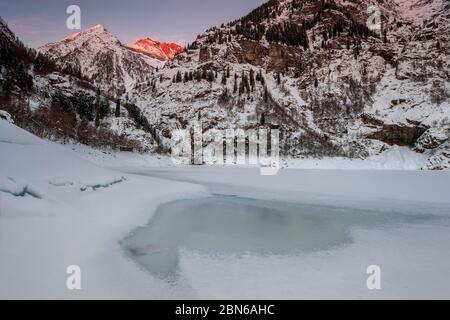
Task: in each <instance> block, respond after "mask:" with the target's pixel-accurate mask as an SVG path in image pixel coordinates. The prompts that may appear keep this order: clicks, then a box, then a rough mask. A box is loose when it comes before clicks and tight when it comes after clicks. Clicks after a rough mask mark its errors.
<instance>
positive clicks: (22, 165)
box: [0, 120, 450, 299]
mask: <svg viewBox="0 0 450 320" xmlns="http://www.w3.org/2000/svg"><path fill="white" fill-rule="evenodd" d="M69 148H70V149H74V150H75V151H74V150H69ZM88 159H89V160H88ZM94 162H95V163H94ZM330 167H331V168H333V167H335V166H334V165H333V166H330ZM349 167H350V166H349ZM396 167H401V165H396ZM377 168H386V166H381V165H380V166H378V167H377ZM406 168H413V167H411V166H410V165H407V166H406ZM449 185H450V173H449V172H427V171H406V170H404V171H388V170H300V169H292V168H290V169H282V170H280V172H279V174H278V175H276V176H272V177H270V176H269V177H267V176H260V175H259V170H257V169H256V168H239V167H234V168H223V167H173V166H171V165H170V162H169V160H168V159H164V158H160V159H159V158H156V157H150V156H149V157H145V156H135V155H131V154H126V153H118V154H112V153H102V152H99V151H94V150H90V149H88V148H82V147H79V146H69V147H67V146H65V147H64V146H61V145H58V144H55V143H51V142H47V141H43V140H41V139H38V138H37V137H35V136H33V135H31V134H29V133H27V132H25V131H23V130H21V129H19V128H18V127H16V126H14V125H13V124H11V123H9V122H7V121H4V120H0V298H1V299H14V298H19V299H29V298H37V299H49V298H50V299H52V298H57V299H98V298H101V299H176V298H180V299H206V298H208V299H216V298H224V299H241V298H249V299H282V298H285V299H309V298H324V299H333V298H344V299H352V298H356V299H362V298H368V299H381V298H387V299H398V298H412V299H415V298H424V299H432V298H438V299H442V298H447V299H448V298H450V254H449V252H450V250H449V243H450V197H449V196H448V186H449ZM217 196H221V197H223V196H226V197H228V196H233V197H228V198H230V199H231V198H236V199H238V200H236V201H241V200H239V199H245V201H250V202H249V203H247V204H246V205H249V206H252V207H257V206H258V205H259V203H263V202H262V200H264V201H272V202H273V203H275V205H276V203H277V202H276V201H279V202H284V203H287V202H289V203H291V204H293V205H295V206H297V205H298V206H304V207H305V208H309V207H311V208H319V207H320V208H322V209H321V210H322V211H321V215H323V216H322V217H325V218H326V219H331V220H332V221H334V222H333V223H332V224H330V225H328V226H331V227H334V226H336V225H339V223H340V221H341V220H340V219H338V218H336V217H335V216H331V215H333V214H339V215H340V214H342V216H343V217H344V218H343V219H344V220H345V221H346V222H345V234H343V235H342V234H341V233H339V234H340V235H341V236H342V237H338V238H339V239H342V238H344V239H345V241H336V243H335V245H331V246H320V248H319V247H317V248H315V247H314V242H311V243H312V246H308V248H309V249H308V250H304V251H300V252H296V253H295V252H294V253H285V252H282V251H280V252H277V253H276V254H271V253H267V252H266V253H264V254H261V253H260V251H258V252H256V253H255V252H252V250H251V249H252V244H251V241H252V240H253V239H252V238H251V237H250V235H251V234H250V235H247V234H243V233H240V234H235V235H234V236H235V237H234V239H235V240H236V241H237V242H238V241H242V242H243V243H242V248H243V252H239V253H236V252H233V251H231V252H229V251H220V250H217V252H216V253H212V254H211V253H208V252H205V251H204V250H197V249H198V248H199V246H202V245H203V243H202V242H199V241H196V242H192V239H190V238H182V237H180V234H179V233H177V232H178V231H179V230H180V228H181V227H182V226H181V223H182V222H183V223H187V222H190V223H192V224H197V223H199V224H200V223H202V222H206V221H195V220H194V219H189V216H182V218H183V219H179V217H180V216H176V215H175V216H174V217H172V218H171V217H170V214H169V215H167V220H165V221H166V222H168V223H165V224H162V225H161V226H163V229H162V230H161V229H158V232H157V234H158V235H162V236H164V237H165V239H168V240H170V239H172V235H173V239H176V241H180V239H181V242H177V246H178V251H177V259H178V262H177V270H176V272H177V275H178V277H177V278H176V279H175V280H173V279H172V280H169V279H166V278H164V277H160V276H158V275H156V274H154V273H152V272H151V270H148V268H147V269H146V268H145V265H143V264H142V263H140V262H139V261H138V260H139V259H134V260H133V259H131V258H130V255H129V253H128V252H127V250H126V246H125V245H124V244H126V242H127V241H126V240H125V239H127V238H130V237H133V235H135V234H137V231H136V230H138V229H136V228H138V227H141V228H140V230H143V229H145V228H147V227H148V226H151V225H152V223H150V224H148V223H149V221H150V222H151V221H153V220H151V219H152V217H156V216H155V212H156V213H157V215H158V214H161V212H162V211H161V210H162V208H164V206H166V205H164V206H162V207H161V206H160V205H161V204H163V203H167V205H169V207H170V205H171V204H172V205H173V203H174V202H173V200H177V201H191V200H189V199H195V198H201V199H207V198H211V197H217ZM182 199H185V200H182ZM249 199H250V200H249ZM274 201H275V202H274ZM201 202H202V201H200V200H199V201H198V203H201ZM186 203H187V202H186ZM191 203H193V202H192V201H191ZM208 205H210V206H211V208H215V207H214V205H215V204H214V201H213V202H211V203H209V204H208ZM286 205H289V204H286ZM176 207H178V208H179V207H180V206H176ZM181 207H182V206H181ZM194 207H195V206H194ZM158 208H159V209H158ZM188 208H189V206H188ZM202 208H203V209H202V210H204V208H205V207H202ZM223 208H225V209H226V208H227V207H226V206H225V207H223ZM280 210H281V209H280ZM194 211H195V210H191V212H186V214H192V217H195V212H194ZM311 212H314V210H313V211H311ZM311 212H309V213H307V214H308V215H309V216H308V215H307V217H308V219H311V214H312V213H311ZM349 212H351V215H350V216H349V215H348V214H349ZM169 213H170V212H169ZM213 213H214V214H215V217H216V218H215V219H212V220H209V221H207V222H208V224H204V225H207V226H208V228H209V227H210V228H211V232H213V231H215V230H219V231H221V230H225V229H221V228H220V226H218V225H217V224H215V221H216V220H217V219H218V217H219V216H218V213H219V211H217V212H216V211H215V212H213ZM250 213H251V211H249V214H250ZM359 213H361V215H372V214H373V216H366V217H367V222H364V223H358V222H357V221H365V219H364V217H363V216H361V217H359V216H357V215H358V214H359ZM176 214H180V212H178V213H176ZM181 214H183V212H182V213H181ZM226 214H227V210H223V215H224V216H225V215H226ZM241 214H245V212H243V213H241ZM290 214H291V215H292V214H295V211H293V212H291V213H290ZM202 215H203V216H204V217H205V215H206V217H208V211H203V212H202ZM327 215H328V216H327ZM200 217H201V216H200ZM219 218H220V219H222V221H227V219H226V216H225V217H223V218H222V216H221V215H220V217H219ZM241 218H242V217H241ZM313 218H314V217H313ZM220 219H219V220H220ZM373 219H375V220H376V219H381V220H380V221H381V222H380V221H379V222H377V223H372V222H371V221H372V220H373ZM238 221H239V220H238ZM295 221H296V224H295V225H299V226H300V229H299V230H302V228H301V224H302V220H298V221H297V220H295ZM250 222H251V223H248V224H247V227H246V228H251V226H252V224H255V223H259V222H253V220H251V219H250ZM171 223H172V224H174V226H173V228H171ZM336 223H338V224H336ZM313 226H314V224H307V225H306V228H313ZM264 227H265V228H266V229H264V230H266V231H270V225H264ZM303 227H305V226H303ZM227 228H228V229H226V230H230V232H232V231H233V230H234V231H236V232H238V231H239V230H240V229H239V228H236V230H235V229H234V228H233V225H227ZM133 230H134V231H133ZM181 230H185V229H181ZM243 230H244V231H245V230H250V229H243ZM304 230H306V229H304ZM326 230H328V229H325V231H326ZM203 231H204V230H203ZM234 231H233V232H234ZM294 231H295V230H294ZM322 231H323V230H322V229H320V228H319V231H318V233H317V234H319V235H320V232H322ZM335 231H336V230H333V231H332V232H335ZM337 231H339V232H341V231H342V230H337ZM253 232H254V230H253ZM308 232H309V233H310V234H311V235H315V234H316V233H315V232H314V229H313V230H308ZM269 233H270V232H269ZM200 235H201V236H206V235H205V234H200ZM290 235H291V236H292V237H294V238H292V239H297V238H295V237H296V234H295V232H293V231H292V230H290ZM207 236H208V237H211V235H207ZM277 236H280V234H277ZM330 237H331V236H330ZM198 239H202V237H200V238H197V240H198ZM204 239H208V238H204ZM209 239H211V238H209ZM299 239H300V240H301V241H303V240H302V238H301V237H300V238H299ZM215 240H216V241H217V238H215ZM288 240H289V239H288ZM297 240H298V239H297ZM174 241H175V240H174ZM222 241H228V240H227V239H226V237H225V238H223V239H222ZM305 241H306V240H305ZM184 242H186V245H185V243H184ZM244 242H245V243H244ZM280 243H282V242H280ZM189 244H191V245H189ZM192 244H195V246H193V245H192ZM210 244H213V242H211V243H210ZM210 244H208V245H209V247H208V248H209V249H210V250H211V246H210ZM142 245H145V243H142ZM217 246H218V247H220V248H226V249H229V248H230V247H232V248H233V250H235V249H236V248H239V243H237V245H236V242H235V243H233V246H231V245H230V244H229V243H218V245H217ZM288 246H289V244H286V247H288ZM281 247H282V246H281ZM246 248H247V249H246ZM248 248H250V249H248ZM277 248H280V247H277ZM212 249H214V247H212ZM263 249H264V248H263ZM263 251H264V250H263ZM144 254H146V253H145V252H144ZM70 265H78V266H80V267H81V271H82V278H81V279H82V289H81V290H79V291H76V290H75V291H70V290H68V289H67V288H66V279H67V276H68V275H67V274H66V268H67V267H68V266H70ZM370 265H378V266H380V268H381V285H382V288H381V290H373V291H372V290H368V289H367V287H366V280H367V277H368V275H367V274H366V270H367V267H368V266H370Z"/></svg>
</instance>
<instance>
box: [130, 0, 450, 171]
mask: <svg viewBox="0 0 450 320" xmlns="http://www.w3.org/2000/svg"><path fill="white" fill-rule="evenodd" d="M377 4H379V8H380V10H381V15H382V17H383V20H382V21H383V29H382V30H381V31H379V32H378V33H377V32H375V31H370V30H369V29H368V28H367V27H366V21H367V19H368V17H369V13H368V12H367V11H366V8H367V4H365V2H364V1H353V2H349V1H336V2H334V1H328V2H325V3H324V2H321V1H290V0H289V1H269V2H267V3H266V4H264V5H263V6H261V7H260V8H258V9H256V10H254V11H253V12H252V13H250V14H249V15H248V16H246V17H243V18H242V19H239V20H237V21H233V22H230V23H228V24H226V25H222V26H220V27H214V28H211V29H209V30H207V31H206V32H205V33H203V34H201V35H200V36H199V37H198V38H197V40H196V41H195V42H194V43H192V44H191V45H190V46H188V50H187V52H185V53H182V54H180V55H178V56H177V57H176V58H175V59H174V60H173V61H172V62H169V63H168V64H167V65H166V67H165V68H163V69H161V70H160V71H159V72H158V73H156V74H154V75H153V76H152V77H151V80H150V81H149V82H148V83H143V84H141V85H139V86H138V87H137V88H136V89H135V90H134V91H133V92H132V93H131V94H130V97H131V98H130V99H132V101H133V102H134V103H136V104H137V105H138V106H140V107H141V109H142V110H143V111H144V112H145V114H146V115H147V117H148V118H149V119H150V122H151V123H152V124H153V125H154V126H155V127H157V128H158V130H159V132H160V133H161V136H162V137H163V139H164V141H165V143H170V137H171V135H170V132H171V130H172V129H173V128H184V127H186V126H188V125H189V123H192V121H194V120H196V119H201V120H202V122H203V127H204V130H208V129H210V128H214V129H225V128H242V129H252V128H256V127H269V128H270V127H271V128H277V127H281V128H282V129H283V134H284V135H283V152H284V154H285V155H286V156H292V157H304V156H312V157H322V156H343V157H350V158H367V157H369V156H373V155H377V154H379V153H382V152H384V151H385V150H387V149H390V148H392V147H396V146H406V147H409V148H411V149H412V150H415V151H417V152H420V153H423V154H425V155H426V156H427V157H428V158H429V163H428V165H427V166H426V168H430V169H444V168H449V167H450V162H449V161H450V157H449V155H450V151H449V130H450V82H449V72H450V69H449V68H450V47H449V43H450V39H449V34H450V17H449V16H448V10H446V6H447V7H448V1H441V0H435V1H425V2H424V1H417V2H415V3H414V4H412V5H411V6H410V7H405V3H404V2H401V1H396V0H391V1H380V2H378V3H377ZM411 8H413V9H414V10H411ZM430 8H432V9H430ZM412 15H414V16H420V19H421V20H420V21H422V22H420V23H419V20H414V23H413V22H411V17H412Z"/></svg>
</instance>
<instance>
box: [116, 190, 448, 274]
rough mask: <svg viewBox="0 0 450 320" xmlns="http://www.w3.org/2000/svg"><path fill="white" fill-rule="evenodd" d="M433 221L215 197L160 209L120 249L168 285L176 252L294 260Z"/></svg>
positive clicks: (175, 268)
mask: <svg viewBox="0 0 450 320" xmlns="http://www.w3.org/2000/svg"><path fill="white" fill-rule="evenodd" d="M437 219H439V218H438V217H435V216H433V215H425V214H424V215H408V214H402V213H398V212H391V211H374V210H363V209H353V208H350V207H349V208H345V207H332V206H319V205H307V204H295V203H286V202H278V201H264V200H254V199H249V198H241V197H231V196H219V195H215V196H210V197H206V198H200V199H189V200H178V201H174V202H170V203H167V204H164V205H162V206H160V207H159V208H158V210H157V212H156V214H155V215H154V216H153V218H152V219H151V221H150V222H149V224H148V225H146V226H144V227H141V228H138V229H136V230H135V231H134V232H133V233H132V234H131V235H130V236H129V237H127V238H126V239H125V240H124V241H123V245H124V247H125V248H126V250H127V252H128V254H129V255H130V256H131V257H132V258H133V259H134V260H136V261H137V262H138V263H139V264H141V265H142V266H143V267H144V268H145V269H147V270H148V271H150V272H151V273H152V274H153V275H155V276H157V277H160V278H167V279H170V280H173V279H174V278H176V277H177V276H178V275H179V273H180V269H179V261H180V258H179V254H180V251H188V252H195V253H199V254H202V255H204V256H206V257H208V256H209V257H215V256H218V255H220V256H227V257H228V259H239V257H242V256H244V255H253V256H259V257H270V256H277V257H281V256H297V255H300V254H304V253H309V252H314V251H323V250H332V249H333V248H338V247H341V246H345V245H347V244H350V243H352V236H351V230H352V229H353V228H355V227H359V228H364V229H386V228H391V227H395V226H400V225H402V224H414V223H422V222H427V221H428V222H432V221H434V220H437Z"/></svg>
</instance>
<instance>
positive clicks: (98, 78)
mask: <svg viewBox="0 0 450 320" xmlns="http://www.w3.org/2000/svg"><path fill="white" fill-rule="evenodd" d="M38 50H39V52H41V53H43V54H45V55H47V56H49V57H50V58H52V59H53V60H55V61H56V63H57V64H59V65H61V66H66V67H67V66H69V68H72V69H75V70H79V71H80V72H81V74H82V75H83V76H85V77H88V78H89V79H91V81H92V82H93V83H94V84H95V85H96V86H98V87H100V88H101V89H102V90H104V91H107V92H108V93H109V94H111V95H112V96H115V95H121V94H123V93H125V92H126V91H129V90H130V89H131V88H132V87H133V86H134V85H135V84H136V83H139V82H143V81H145V80H146V79H147V78H148V77H149V76H150V74H151V73H152V71H153V69H154V68H155V67H161V66H162V65H163V62H162V61H160V60H159V59H156V58H153V57H150V56H148V55H144V54H140V53H136V52H135V51H133V50H130V49H129V48H128V47H127V46H125V45H123V44H122V43H121V42H120V41H119V39H117V38H116V37H115V36H114V35H113V34H112V33H111V32H109V31H108V30H107V29H106V28H105V27H104V26H102V25H96V26H94V27H92V28H89V29H87V30H84V31H82V32H78V33H75V34H73V35H70V36H69V37H67V38H66V39H64V40H62V41H57V42H52V43H48V44H46V45H44V46H42V47H40V48H39V49H38Z"/></svg>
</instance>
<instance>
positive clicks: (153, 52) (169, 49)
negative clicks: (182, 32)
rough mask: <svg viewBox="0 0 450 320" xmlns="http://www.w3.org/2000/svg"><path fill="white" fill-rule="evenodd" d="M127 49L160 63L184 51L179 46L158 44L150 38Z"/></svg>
mask: <svg viewBox="0 0 450 320" xmlns="http://www.w3.org/2000/svg"><path fill="white" fill-rule="evenodd" d="M129 48H130V49H131V50H133V51H136V52H139V53H142V54H145V55H148V56H151V57H154V58H157V59H159V60H162V61H166V60H172V59H173V58H174V57H175V55H177V54H178V53H180V52H182V51H183V50H184V48H183V47H182V46H181V45H179V44H176V43H166V42H160V41H158V40H154V39H152V38H150V37H147V38H143V39H139V40H137V41H136V42H135V43H134V44H132V45H130V46H129Z"/></svg>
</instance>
